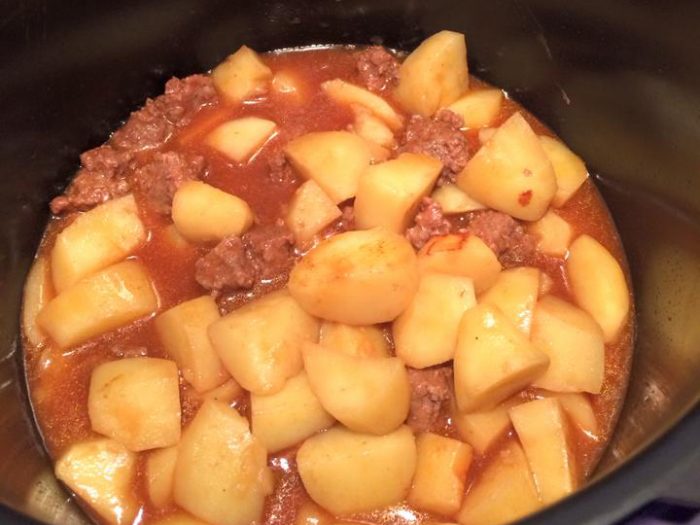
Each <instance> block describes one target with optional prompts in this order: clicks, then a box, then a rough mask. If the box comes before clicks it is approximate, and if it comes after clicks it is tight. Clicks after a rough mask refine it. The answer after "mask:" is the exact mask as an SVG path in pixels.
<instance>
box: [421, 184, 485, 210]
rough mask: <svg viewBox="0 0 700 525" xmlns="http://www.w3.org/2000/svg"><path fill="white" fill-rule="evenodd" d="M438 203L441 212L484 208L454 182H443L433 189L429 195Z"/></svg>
mask: <svg viewBox="0 0 700 525" xmlns="http://www.w3.org/2000/svg"><path fill="white" fill-rule="evenodd" d="M430 198H431V199H433V200H434V201H435V202H437V203H438V204H439V205H440V208H441V209H442V211H443V213H445V214H447V215H449V214H452V213H467V212H469V211H476V210H483V209H484V208H486V206H484V205H483V204H481V203H480V202H476V201H475V200H474V199H472V198H471V197H470V196H469V195H467V194H466V193H464V192H463V191H462V190H461V189H460V188H459V186H457V185H456V184H443V185H442V186H440V187H439V188H436V189H435V191H433V194H432V195H431V196H430Z"/></svg>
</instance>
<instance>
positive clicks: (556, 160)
mask: <svg viewBox="0 0 700 525" xmlns="http://www.w3.org/2000/svg"><path fill="white" fill-rule="evenodd" d="M539 139H540V143H541V144H542V148H543V149H544V151H545V153H546V154H547V157H549V160H550V162H551V163H552V166H553V167H554V175H555V176H556V178H557V191H556V193H555V194H554V198H553V199H552V206H554V207H555V208H561V207H562V206H564V204H566V203H567V201H568V200H569V199H570V198H571V197H572V196H573V195H574V193H576V192H577V191H578V189H579V188H580V187H581V185H582V184H583V183H584V182H585V181H586V179H587V178H588V170H587V169H586V165H585V164H584V163H583V161H582V160H581V159H580V158H579V157H578V156H577V155H576V154H575V153H573V152H572V151H571V150H570V149H569V148H567V147H566V146H565V145H564V144H563V143H562V142H560V141H558V140H557V139H553V138H552V137H546V136H544V135H542V136H540V137H539Z"/></svg>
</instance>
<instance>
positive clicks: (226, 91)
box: [211, 46, 272, 104]
mask: <svg viewBox="0 0 700 525" xmlns="http://www.w3.org/2000/svg"><path fill="white" fill-rule="evenodd" d="M211 78H212V80H213V81H214V85H215V86H216V89H217V90H218V91H219V93H221V94H222V95H223V96H224V98H225V99H226V100H227V101H228V102H231V103H234V104H235V103H238V102H242V101H243V100H246V99H248V98H251V97H255V96H257V95H261V94H263V93H265V92H266V91H267V89H268V85H269V83H270V80H271V79H272V71H271V70H270V68H269V67H267V66H266V65H265V64H264V63H263V61H262V60H261V59H260V57H259V56H258V54H257V53H256V52H255V51H253V50H252V49H250V48H249V47H246V46H242V47H241V48H240V49H239V50H238V51H236V52H235V53H234V54H232V55H230V56H229V57H228V58H226V60H225V61H224V62H222V63H221V64H219V65H218V66H216V67H215V68H214V70H213V71H212V72H211Z"/></svg>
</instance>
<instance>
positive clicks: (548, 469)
mask: <svg viewBox="0 0 700 525" xmlns="http://www.w3.org/2000/svg"><path fill="white" fill-rule="evenodd" d="M508 414H509V415H510V419H511V421H512V422H513V426H514V427H515V431H516V432H517V433H518V438H519V439H520V442H521V443H522V445H523V450H524V451H525V456H526V457H527V461H528V463H529V465H530V470H532V475H533V477H534V478H535V486H536V487H537V492H538V493H539V495H540V497H541V498H542V501H543V502H544V503H554V502H555V501H557V500H559V499H561V498H563V497H564V496H566V495H567V494H570V493H571V492H573V491H574V490H575V489H576V488H577V486H578V479H577V472H576V458H575V456H574V453H573V450H572V448H571V444H570V443H569V440H570V437H569V428H568V422H567V420H566V417H565V416H564V412H563V411H562V408H561V405H560V404H559V401H558V400H557V399H556V398H549V399H538V400H536V401H530V402H529V403H523V404H522V405H518V406H515V407H513V408H511V409H510V410H509V411H508Z"/></svg>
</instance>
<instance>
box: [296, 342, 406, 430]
mask: <svg viewBox="0 0 700 525" xmlns="http://www.w3.org/2000/svg"><path fill="white" fill-rule="evenodd" d="M303 356H304V368H305V369H306V373H307V374H308V378H309V383H310V384H311V389H312V390H313V392H314V394H316V396H317V397H318V400H319V401H320V402H321V405H322V406H323V408H325V409H326V410H327V411H328V412H330V414H331V415H332V416H333V417H335V418H336V419H337V420H338V421H340V422H341V423H343V425H345V426H346V427H348V428H349V429H350V430H354V431H356V432H364V433H367V434H379V435H381V434H387V433H389V432H391V431H393V430H395V429H396V428H397V427H398V426H399V425H401V424H402V423H403V422H404V421H405V420H406V417H407V416H408V409H409V407H410V403H411V386H410V384H409V382H408V373H407V372H406V367H405V366H404V364H403V362H402V361H401V360H400V359H399V358H397V357H354V356H350V355H347V354H344V353H342V352H339V351H334V350H331V349H329V348H324V347H322V346H320V345H314V344H307V345H305V346H304V349H303Z"/></svg>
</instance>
